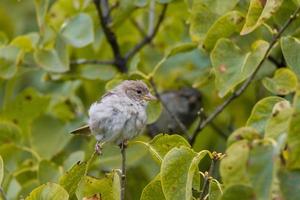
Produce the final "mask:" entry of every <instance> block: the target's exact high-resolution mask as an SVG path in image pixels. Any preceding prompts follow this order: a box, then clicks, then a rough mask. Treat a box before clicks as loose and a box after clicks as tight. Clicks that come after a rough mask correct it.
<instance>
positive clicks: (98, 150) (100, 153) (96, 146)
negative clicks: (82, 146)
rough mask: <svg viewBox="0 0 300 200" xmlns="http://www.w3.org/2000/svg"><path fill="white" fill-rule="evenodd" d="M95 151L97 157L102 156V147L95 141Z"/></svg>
mask: <svg viewBox="0 0 300 200" xmlns="http://www.w3.org/2000/svg"><path fill="white" fill-rule="evenodd" d="M95 151H96V153H97V154H98V155H102V145H101V144H100V142H99V141H97V143H96V145H95Z"/></svg>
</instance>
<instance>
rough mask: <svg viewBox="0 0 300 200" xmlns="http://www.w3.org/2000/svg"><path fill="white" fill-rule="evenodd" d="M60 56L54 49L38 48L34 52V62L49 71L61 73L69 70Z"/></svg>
mask: <svg viewBox="0 0 300 200" xmlns="http://www.w3.org/2000/svg"><path fill="white" fill-rule="evenodd" d="M60 56H61V54H59V52H58V51H56V50H55V49H38V50H36V51H35V52H34V59H35V62H36V63H37V64H38V66H40V67H41V68H43V69H45V70H46V71H49V72H57V73H62V72H66V71H68V70H69V65H66V63H64V61H63V60H61V58H60Z"/></svg>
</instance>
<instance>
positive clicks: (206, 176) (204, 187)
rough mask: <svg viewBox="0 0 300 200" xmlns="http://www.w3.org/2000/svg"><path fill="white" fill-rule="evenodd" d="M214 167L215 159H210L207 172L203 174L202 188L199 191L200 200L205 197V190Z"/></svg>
mask: <svg viewBox="0 0 300 200" xmlns="http://www.w3.org/2000/svg"><path fill="white" fill-rule="evenodd" d="M214 167H215V159H212V160H211V163H210V167H209V170H208V172H205V173H204V181H203V185H202V188H201V190H200V192H201V193H200V200H203V199H204V197H205V196H206V193H207V189H208V186H209V179H210V177H211V176H212V174H213V171H214Z"/></svg>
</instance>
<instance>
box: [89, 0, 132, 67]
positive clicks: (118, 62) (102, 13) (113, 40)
mask: <svg viewBox="0 0 300 200" xmlns="http://www.w3.org/2000/svg"><path fill="white" fill-rule="evenodd" d="M94 4H95V6H96V9H97V12H98V16H99V19H100V24H101V26H102V29H103V32H104V35H105V37H106V39H107V41H108V43H109V44H110V47H111V49H112V51H113V54H114V58H115V61H114V65H115V66H116V67H117V69H118V70H119V71H120V72H122V73H124V72H127V70H128V69H127V67H126V60H125V59H124V58H123V56H122V55H121V51H120V46H119V43H118V41H117V37H116V35H115V33H114V32H113V31H112V30H111V29H110V27H109V23H110V21H111V19H110V15H109V14H110V8H109V5H108V0H94Z"/></svg>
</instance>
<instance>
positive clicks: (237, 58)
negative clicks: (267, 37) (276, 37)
mask: <svg viewBox="0 0 300 200" xmlns="http://www.w3.org/2000/svg"><path fill="white" fill-rule="evenodd" d="M268 47H269V44H268V43H267V42H265V41H262V40H258V41H256V42H254V43H253V44H252V49H251V51H250V52H244V51H242V50H241V49H240V48H239V47H238V46H237V45H235V44H234V43H233V42H232V41H231V40H229V39H224V38H222V39H220V40H219V41H218V42H217V44H216V46H215V48H214V49H213V50H212V52H211V55H210V57H211V62H212V66H213V68H214V71H215V75H216V87H217V89H218V91H219V96H220V97H224V96H225V95H226V94H228V93H229V92H230V91H232V90H233V89H234V88H235V87H236V86H237V85H238V84H239V83H241V82H242V81H244V80H245V79H246V78H248V77H249V76H250V75H251V74H252V73H253V72H254V70H255V69H256V68H257V66H258V64H259V63H260V62H261V60H262V59H263V57H264V54H265V53H266V51H267V49H268Z"/></svg>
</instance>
